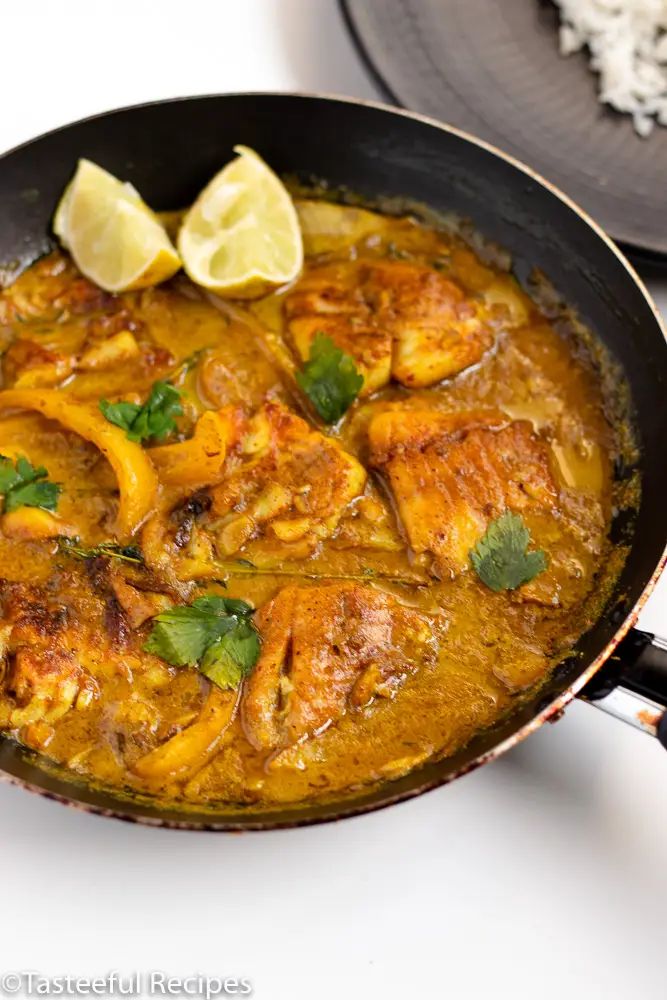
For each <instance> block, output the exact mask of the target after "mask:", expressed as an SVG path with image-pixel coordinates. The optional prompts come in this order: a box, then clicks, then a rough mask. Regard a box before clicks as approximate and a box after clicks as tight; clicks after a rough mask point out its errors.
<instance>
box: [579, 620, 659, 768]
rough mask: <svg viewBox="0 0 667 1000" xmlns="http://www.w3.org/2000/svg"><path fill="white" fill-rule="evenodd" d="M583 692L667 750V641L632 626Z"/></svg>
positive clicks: (586, 696)
mask: <svg viewBox="0 0 667 1000" xmlns="http://www.w3.org/2000/svg"><path fill="white" fill-rule="evenodd" d="M579 695H580V697H581V698H584V699H585V700H586V701H590V702H592V703H593V704H594V705H596V707H598V708H602V709H603V710H604V711H606V712H609V713H610V714H611V715H614V716H615V717H616V718H619V719H623V721H624V722H629V723H630V724H631V725H633V726H636V727H637V728H638V729H642V730H643V731H644V732H647V733H650V734H651V735H653V736H655V737H656V738H657V739H658V740H659V741H660V743H662V745H663V747H665V749H666V750H667V641H665V640H664V639H661V638H659V637H658V636H655V635H653V634H652V633H651V632H642V631H641V630H640V629H631V630H630V631H629V632H628V634H627V635H626V636H625V638H624V639H622V640H621V642H620V643H619V644H618V646H617V647H616V649H615V650H614V652H613V654H612V655H611V656H610V657H609V659H608V660H607V662H606V663H605V665H604V666H603V667H602V668H601V669H600V670H599V671H598V672H597V674H595V676H594V677H593V678H591V680H590V681H589V682H588V684H587V685H586V687H584V688H583V689H582V690H581V691H580V692H579Z"/></svg>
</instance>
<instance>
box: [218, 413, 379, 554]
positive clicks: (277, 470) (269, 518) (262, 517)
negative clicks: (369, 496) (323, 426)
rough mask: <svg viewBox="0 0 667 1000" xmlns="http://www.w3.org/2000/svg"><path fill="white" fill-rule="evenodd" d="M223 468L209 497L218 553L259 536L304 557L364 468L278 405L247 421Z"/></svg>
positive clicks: (362, 478) (358, 484)
mask: <svg viewBox="0 0 667 1000" xmlns="http://www.w3.org/2000/svg"><path fill="white" fill-rule="evenodd" d="M228 465H229V471H228V474H227V476H226V478H225V480H224V482H223V483H221V484H220V486H217V487H216V488H215V489H214V490H213V493H212V498H213V506H212V514H213V516H214V517H215V518H216V521H217V525H218V527H217V535H216V538H217V541H216V545H217V548H218V550H219V551H220V553H221V554H222V555H231V554H232V553H234V552H237V551H239V549H241V548H242V546H243V545H244V544H245V543H246V542H247V541H249V540H250V539H252V538H256V537H257V536H258V535H265V534H268V536H269V537H270V538H273V539H275V540H277V541H280V542H284V543H286V544H290V543H299V545H300V546H301V548H302V549H303V551H304V553H307V552H310V551H312V550H313V549H314V548H316V547H317V545H318V542H319V541H320V540H321V539H322V538H326V537H327V536H328V535H330V534H331V533H332V532H333V531H334V530H335V528H336V527H337V525H338V522H339V520H340V517H341V515H342V513H343V511H344V509H345V507H346V506H347V505H348V504H349V503H350V501H351V500H353V499H354V498H355V497H357V496H359V495H360V494H361V493H362V492H363V489H364V485H365V482H366V470H365V469H364V468H363V466H362V465H360V464H359V462H358V461H357V460H356V459H355V458H353V457H352V455H349V454H348V453H347V452H346V451H344V450H343V449H342V448H341V447H340V445H339V444H337V443H336V442H335V441H334V440H332V439H331V438H328V437H326V436H325V435H324V434H320V433H319V431H315V430H313V429H312V428H311V427H309V425H308V424H307V423H306V422H305V420H302V419H301V417H298V416H297V415H296V414H295V413H293V412H292V411H291V410H290V409H288V407H286V406H284V405H283V404H282V403H278V402H269V403H267V404H266V405H265V406H264V407H262V408H261V409H260V410H259V411H258V412H257V413H256V414H255V415H254V416H253V417H252V418H251V420H250V421H249V422H248V424H247V427H246V428H245V433H244V434H243V435H242V438H241V442H240V445H239V448H238V450H237V452H236V453H235V454H233V455H231V456H230V458H229V461H228Z"/></svg>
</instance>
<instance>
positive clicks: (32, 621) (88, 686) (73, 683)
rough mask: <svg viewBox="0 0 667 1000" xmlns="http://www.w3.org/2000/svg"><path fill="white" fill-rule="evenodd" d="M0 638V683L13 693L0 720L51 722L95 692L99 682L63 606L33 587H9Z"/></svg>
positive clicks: (9, 725)
mask: <svg viewBox="0 0 667 1000" xmlns="http://www.w3.org/2000/svg"><path fill="white" fill-rule="evenodd" d="M0 640H1V644H2V650H1V651H2V655H3V660H4V685H3V686H4V688H5V691H6V692H7V693H8V694H10V695H11V698H12V701H10V702H7V703H6V704H5V705H4V706H3V708H2V710H1V711H0V725H2V726H4V727H7V728H11V729H18V728H21V727H23V726H27V725H31V724H33V723H48V724H50V723H53V722H55V721H57V720H58V719H60V718H62V716H63V715H65V714H66V713H67V712H68V711H69V710H70V709H71V708H73V707H75V706H76V707H79V708H83V707H85V706H87V705H89V704H90V703H91V701H93V700H94V699H95V698H96V697H97V694H98V686H97V684H96V682H95V680H94V679H93V677H91V676H90V675H89V674H88V673H87V671H86V670H85V669H84V667H83V666H82V665H81V663H80V662H79V659H78V657H77V655H76V649H75V641H74V640H73V636H72V634H71V628H70V626H69V623H68V620H67V612H66V609H64V608H63V607H61V606H58V605H52V604H50V603H47V602H45V601H43V600H42V599H41V595H39V594H38V593H37V592H33V590H32V589H31V588H29V587H25V586H22V585H15V586H13V587H12V588H10V590H9V593H8V594H7V596H6V599H5V608H4V618H3V621H2V623H0Z"/></svg>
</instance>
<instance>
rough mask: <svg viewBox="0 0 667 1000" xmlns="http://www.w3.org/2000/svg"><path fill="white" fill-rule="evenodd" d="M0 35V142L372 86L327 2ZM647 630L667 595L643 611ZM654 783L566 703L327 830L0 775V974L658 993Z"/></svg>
mask: <svg viewBox="0 0 667 1000" xmlns="http://www.w3.org/2000/svg"><path fill="white" fill-rule="evenodd" d="M0 30H1V31H2V47H1V50H0V52H1V55H0V93H2V96H3V110H2V115H0V148H3V149H4V148H8V147H11V146H12V145H14V144H15V143H17V142H19V141H22V140H24V139H27V138H30V137H31V136H32V135H34V134H36V133H39V132H41V131H43V130H45V129H48V128H51V127H53V126H56V125H60V124H62V123H65V122H67V121H70V120H72V119H75V118H78V117H81V116H83V115H87V114H91V113H94V112H98V111H102V110H106V109H107V108H111V107H114V106H118V105H123V104H130V103H134V102H138V101H143V100H147V99H152V98H161V97H171V96H176V95H182V94H194V93H205V92H216V91H227V90H244V89H281V90H289V89H299V90H321V91H331V92H333V91H335V92H339V93H344V94H353V95H358V96H365V97H373V96H375V91H374V87H373V84H372V82H371V81H370V79H369V78H368V77H367V75H366V73H365V71H364V69H363V67H362V66H361V64H360V62H359V60H358V58H357V56H356V54H355V52H354V50H353V48H352V45H351V43H350V41H349V40H348V38H347V36H346V34H345V29H344V27H343V24H342V22H341V19H340V16H339V14H338V9H337V6H336V3H335V0H217V2H212V3H207V2H204V0H189V2H187V3H176V2H172V0H169V2H165V0H162V2H161V3H157V2H148V0H135V2H132V3H129V2H126V0H115V2H114V3H101V2H93V0H76V2H73V0H69V2H67V0H61V2H58V3H53V2H50V0H40V2H35V0H32V2H31V3H18V4H17V3H14V4H12V5H11V6H10V5H9V4H7V3H5V4H3V10H2V24H1V28H0ZM174 142H178V136H174ZM652 288H653V290H654V291H655V292H656V294H657V295H658V298H659V301H660V302H661V304H662V306H663V307H667V281H663V282H662V286H660V285H659V284H657V285H656V284H655V283H653V284H652ZM661 623H662V624H663V626H664V630H665V631H667V585H665V586H663V587H662V588H661V590H660V592H659V593H658V594H657V595H656V596H655V597H654V598H653V600H652V602H651V604H650V605H649V608H648V609H647V611H646V614H645V616H644V618H643V624H644V626H645V627H647V628H653V629H659V628H660V625H661ZM666 789H667V757H665V756H664V751H661V749H660V748H659V746H658V745H657V744H655V743H654V742H653V741H652V740H650V739H649V738H648V737H645V736H643V735H641V734H639V733H637V732H635V731H633V730H631V729H629V728H627V727H624V726H623V725H622V724H621V723H615V722H613V721H611V720H610V719H608V718H606V717H605V716H603V715H602V713H600V712H596V711H595V710H594V709H592V708H590V707H588V706H585V705H581V704H576V705H573V706H572V707H571V708H570V709H568V711H567V714H566V717H565V718H564V719H563V720H562V721H560V722H559V723H558V724H557V725H555V726H547V727H545V728H544V729H543V730H542V731H541V732H539V733H538V734H537V735H536V736H534V737H533V738H531V739H530V740H529V741H528V742H527V743H524V744H523V745H522V746H520V747H518V748H517V749H515V750H514V751H513V752H511V753H509V754H508V755H506V756H505V757H504V758H503V759H502V760H500V761H499V762H497V763H495V764H493V765H491V766H489V767H486V768H484V769H482V770H481V771H478V772H476V773H474V774H472V775H470V776H469V777H467V778H465V779H464V780H462V781H460V782H458V783H456V784H455V785H452V786H450V787H448V788H445V789H442V790H440V791H437V792H434V793H431V794H430V795H428V796H426V797H423V798H421V799H420V800H417V801H415V802H411V803H408V804H405V805H402V806H399V807H396V808H393V809H391V810H388V811H385V812H381V813H377V814H375V815H372V816H368V817H365V818H361V819H357V820H348V821H347V822H345V823H343V824H339V825H335V826H333V825H332V826H328V827H319V828H313V829H306V830H296V831H292V832H277V833H269V834H252V835H244V836H225V835H205V834H202V835H196V834H183V833H170V832H162V831H156V830H151V829H142V828H140V827H133V826H129V825H125V824H121V823H118V822H112V821H109V820H102V819H97V818H95V817H91V816H87V815H84V814H81V813H78V812H76V811H74V810H69V809H64V808H62V807H61V806H59V805H56V804H53V803H50V802H48V801H46V800H44V799H41V798H38V797H36V796H32V795H29V794H28V793H26V792H24V791H21V790H19V789H15V788H11V787H8V786H5V785H1V786H0V849H1V854H0V859H1V860H0V864H1V866H2V867H1V873H2V874H1V882H0V900H1V904H2V905H1V914H2V915H1V916H0V971H7V970H10V969H21V968H32V969H41V970H42V971H44V972H45V973H49V974H54V973H59V972H72V973H79V974H82V975H83V974H96V973H97V974H100V973H103V972H105V971H107V970H109V969H112V968H117V969H120V970H121V971H124V972H128V971H130V970H132V969H142V970H146V969H153V968H158V969H166V970H169V971H170V972H173V973H174V974H185V973H190V972H196V971H200V972H203V973H208V974H212V975H213V974H227V975H234V974H236V975H239V976H241V975H245V976H248V977H250V978H251V979H252V980H253V982H254V984H255V995H256V996H257V997H258V998H262V1000H263V998H266V1000H288V998H289V1000H302V998H303V1000H305V998H308V1000H327V998H329V997H347V996H349V997H353V998H356V997H371V998H375V997H378V998H382V1000H393V998H398V997H408V996H415V997H417V996H418V997H431V996H433V997H438V998H440V997H442V998H445V1000H446V998H448V997H450V998H452V1000H470V998H473V1000H474V998H477V997H480V998H481V997H485V998H486V997H494V998H500V1000H504V998H510V997H512V998H513V1000H524V998H526V1000H527V998H533V997H535V998H556V997H562V996H563V995H566V996H568V997H570V998H573V1000H579V998H581V1000H584V998H586V1000H597V998H606V1000H634V997H636V996H643V995H645V996H647V997H649V996H650V997H656V998H659V997H663V996H665V995H666V994H667V975H666V972H667V968H666V962H665V943H666V940H667V938H666V934H665V932H666V930H667V926H666V925H667V791H666Z"/></svg>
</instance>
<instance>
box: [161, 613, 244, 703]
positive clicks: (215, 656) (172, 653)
mask: <svg viewBox="0 0 667 1000" xmlns="http://www.w3.org/2000/svg"><path fill="white" fill-rule="evenodd" d="M253 612H254V608H253V607H252V606H251V605H250V604H247V603H246V602H245V601H240V600H235V599H234V598H228V597H218V596H210V597H200V598H198V599H197V600H196V601H193V603H192V604H190V605H187V606H183V607H175V608H170V609H169V610H168V611H163V612H161V614H159V615H156V617H155V618H154V619H153V630H152V632H151V634H150V636H149V637H148V639H147V641H146V643H145V644H144V649H145V650H146V652H147V653H153V654H154V655H155V656H159V657H160V658H161V659H163V660H166V661H167V663H171V664H172V665H173V666H176V667H184V666H191V667H194V666H196V667H198V668H199V670H200V671H201V672H202V673H203V674H204V675H205V676H206V677H208V678H209V680H211V681H212V682H213V683H214V684H217V685H218V687H221V688H235V687H238V685H239V684H240V682H241V680H242V678H243V677H245V676H246V675H247V674H249V673H250V671H251V670H252V668H253V667H254V665H255V663H256V661H257V657H258V656H259V646H260V639H259V634H258V633H257V630H256V629H255V626H254V625H253V623H252V621H251V615H252V614H253Z"/></svg>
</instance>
